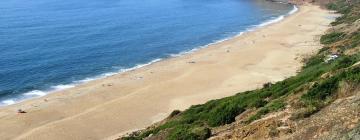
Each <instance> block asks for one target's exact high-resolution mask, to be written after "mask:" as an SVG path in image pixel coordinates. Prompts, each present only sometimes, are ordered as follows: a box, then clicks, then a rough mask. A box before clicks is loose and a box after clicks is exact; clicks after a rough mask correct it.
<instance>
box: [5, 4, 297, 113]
mask: <svg viewBox="0 0 360 140" xmlns="http://www.w3.org/2000/svg"><path fill="white" fill-rule="evenodd" d="M297 11H298V8H297V7H296V6H295V5H294V8H293V9H292V10H291V11H289V12H288V13H287V14H286V15H281V16H278V17H276V18H273V19H270V20H267V21H265V22H263V23H261V24H258V25H255V26H252V27H250V28H248V29H246V30H245V31H243V32H239V33H237V34H236V35H234V36H230V37H227V38H225V39H221V40H215V41H213V42H212V43H209V44H207V45H203V46H199V47H196V48H193V49H191V50H188V51H182V52H180V53H177V54H170V55H169V56H170V57H179V56H182V55H186V54H190V53H194V52H196V51H198V50H200V49H202V48H206V47H208V46H211V45H213V44H217V43H220V42H223V41H226V40H229V39H231V38H234V37H237V36H241V35H243V34H244V33H246V32H250V31H254V30H256V29H258V28H261V27H264V26H267V25H270V24H274V23H277V22H279V21H281V20H283V19H284V18H285V17H286V16H289V15H291V14H294V13H296V12H297ZM161 60H162V58H156V59H153V60H151V61H150V62H148V63H144V64H138V65H135V66H134V67H131V68H125V69H121V68H120V69H119V70H118V71H115V72H108V73H103V74H101V75H98V76H94V77H89V78H85V79H82V80H78V81H74V82H72V83H70V84H66V85H63V84H60V85H56V86H52V87H50V89H48V90H32V91H29V92H26V93H23V94H21V95H17V96H15V97H12V98H8V99H4V100H2V101H0V106H7V105H12V104H15V103H18V102H21V101H24V100H26V99H29V98H37V97H42V96H45V95H47V94H49V93H53V92H56V91H60V90H65V89H69V88H73V87H75V86H77V85H79V84H84V83H87V82H90V81H94V80H97V79H102V78H106V77H110V76H113V75H115V74H119V73H123V72H128V71H132V70H135V69H138V68H142V67H145V66H148V65H151V64H153V63H156V62H159V61H161Z"/></svg>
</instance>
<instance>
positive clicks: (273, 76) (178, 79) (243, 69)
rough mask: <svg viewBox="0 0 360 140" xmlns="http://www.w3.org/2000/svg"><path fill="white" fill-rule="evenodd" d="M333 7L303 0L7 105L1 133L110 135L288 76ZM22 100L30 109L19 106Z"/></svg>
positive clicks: (1, 111)
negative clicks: (243, 29)
mask: <svg viewBox="0 0 360 140" xmlns="http://www.w3.org/2000/svg"><path fill="white" fill-rule="evenodd" d="M329 15H330V13H329V12H327V11H325V10H322V9H320V8H319V7H316V6H312V5H304V6H300V8H299V11H298V12H297V13H295V14H293V15H292V16H289V17H287V18H285V19H284V20H282V21H281V22H278V23H276V24H272V25H270V26H265V27H264V28H260V29H257V30H255V31H251V32H248V33H245V34H243V35H241V36H235V37H233V38H230V39H229V40H225V41H223V42H220V43H216V44H212V45H210V46H209V47H206V48H203V49H200V50H198V51H196V52H195V53H191V54H186V55H183V56H179V57H175V58H169V59H166V60H163V61H161V62H158V63H154V64H151V65H149V66H146V67H142V68H139V69H136V70H133V71H128V72H125V73H121V74H116V75H113V76H110V77H106V78H104V79H98V80H95V81H91V82H88V83H86V84H82V85H79V86H76V87H74V88H71V89H66V90H64V91H59V92H56V93H52V94H48V95H47V96H44V97H40V98H36V99H31V100H27V101H24V102H21V103H18V104H14V105H10V106H6V107H2V108H0V118H1V119H0V123H1V124H3V125H2V126H0V130H1V131H0V136H1V137H3V138H5V139H11V138H16V139H50V138H51V139H59V138H60V137H61V138H62V139H71V138H72V139H74V138H85V137H88V138H93V139H103V138H107V137H108V138H111V137H116V136H118V135H119V134H120V133H124V132H126V131H131V130H134V129H138V128H143V127H145V126H148V125H149V124H152V123H154V122H157V121H159V120H162V119H163V118H165V117H166V116H167V115H168V113H170V112H171V111H172V110H174V109H180V110H183V109H186V108H188V107H189V106H190V105H194V104H200V103H204V102H206V101H208V100H211V99H217V98H222V97H226V96H231V95H234V94H236V93H237V92H240V91H245V90H251V89H255V88H258V87H260V86H261V85H262V84H263V83H265V82H275V81H279V80H282V79H284V78H286V77H289V76H292V75H294V74H296V71H297V70H298V69H299V68H300V67H301V62H299V59H300V58H301V57H303V56H302V55H308V54H310V53H313V52H314V51H316V50H318V49H319V48H320V45H319V42H318V40H317V39H315V40H314V37H315V38H316V36H317V35H319V34H321V33H323V32H324V31H325V30H326V29H327V28H328V26H327V25H328V24H329V23H330V21H331V20H330V19H326V18H325V16H329ZM308 18H311V20H310V21H308ZM294 24H295V25H294ZM299 25H301V26H299ZM284 27H288V28H286V29H287V30H286V31H281V29H285V28H284ZM279 29H280V30H279ZM316 40H317V41H316ZM303 46H305V47H303ZM307 46H308V47H307ZM241 54H242V55H241ZM249 54H251V55H249ZM219 58H221V59H219ZM294 59H298V60H294ZM193 62H194V63H193ZM119 79H120V80H119ZM19 108H21V109H24V110H26V111H28V113H26V114H21V115H20V114H16V110H17V109H19ZM89 128H91V129H89ZM9 130H10V131H9Z"/></svg>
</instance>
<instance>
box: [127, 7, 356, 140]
mask: <svg viewBox="0 0 360 140" xmlns="http://www.w3.org/2000/svg"><path fill="white" fill-rule="evenodd" d="M328 7H329V8H330V9H332V10H337V11H339V12H340V13H342V14H343V16H341V17H339V18H338V19H337V20H336V21H335V22H333V23H332V25H333V26H336V25H339V24H352V23H353V22H355V21H356V20H357V19H359V18H360V14H359V12H360V8H359V7H360V6H359V4H358V2H357V1H351V2H350V3H347V2H345V1H343V0H339V1H336V2H334V3H331V4H329V5H328ZM339 42H340V43H339ZM321 43H323V44H324V45H326V47H325V48H323V49H322V50H321V51H320V52H319V53H318V54H317V55H315V56H313V57H311V58H310V59H308V60H307V61H306V64H305V66H304V67H303V69H302V71H301V72H300V73H298V74H297V75H296V76H293V77H290V78H288V79H285V80H283V81H281V82H277V83H275V84H265V85H264V88H262V89H257V90H252V91H246V92H242V93H238V94H236V95H234V96H230V97H226V98H222V99H218V100H212V101H209V102H207V103H205V104H202V105H194V106H192V107H190V108H189V109H187V110H185V111H183V112H180V111H174V112H173V113H172V114H171V115H170V118H169V119H168V120H167V121H166V122H165V123H163V124H161V125H158V126H156V127H152V128H148V129H146V130H144V131H140V132H138V133H134V134H132V135H131V136H128V137H123V138H122V139H129V140H131V139H143V138H145V137H148V136H149V135H160V134H163V138H166V139H184V140H185V139H186V140H188V139H206V138H208V137H210V136H211V131H210V130H211V128H213V127H217V126H221V125H224V124H228V123H232V122H234V121H235V117H236V116H238V115H239V114H241V113H242V112H244V111H246V110H248V109H254V108H256V109H258V111H257V112H256V113H255V115H253V116H251V117H249V119H248V120H247V122H246V123H251V122H252V121H254V120H256V119H259V118H261V117H262V116H263V115H265V114H267V113H269V112H274V111H278V110H281V109H283V108H284V107H285V105H286V103H285V102H284V101H283V99H284V97H286V96H291V95H292V93H294V92H298V91H300V90H305V92H306V93H305V94H304V95H302V97H301V106H302V107H303V108H306V111H305V112H303V113H302V114H300V115H299V116H298V118H303V117H308V116H310V115H312V114H313V113H315V112H317V111H319V110H320V109H321V108H322V107H324V106H326V105H327V104H329V103H331V102H332V101H333V100H334V99H335V98H336V91H337V89H338V88H339V83H340V82H341V81H346V82H352V83H359V82H360V68H359V67H350V66H352V65H353V64H354V63H356V62H358V61H359V60H360V53H359V52H356V53H353V54H351V55H345V54H342V55H340V57H339V58H338V59H336V60H333V61H330V62H328V63H325V62H324V59H326V56H327V55H329V54H330V53H331V52H330V51H331V49H330V48H331V47H335V48H339V50H340V52H344V51H346V50H347V49H351V48H354V47H358V46H359V44H360V33H359V31H355V32H352V33H350V34H349V33H345V32H338V31H334V32H330V33H328V34H326V35H323V36H322V37H321ZM325 73H331V74H330V76H328V77H327V78H323V77H322V75H324V74H325ZM310 84H311V86H309V85H310Z"/></svg>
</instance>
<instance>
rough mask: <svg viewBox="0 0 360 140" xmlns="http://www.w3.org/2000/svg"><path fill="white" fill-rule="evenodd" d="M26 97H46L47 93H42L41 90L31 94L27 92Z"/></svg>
mask: <svg viewBox="0 0 360 140" xmlns="http://www.w3.org/2000/svg"><path fill="white" fill-rule="evenodd" d="M24 95H25V96H31V97H33V96H44V95H46V92H44V91H40V90H33V91H30V92H26V93H24Z"/></svg>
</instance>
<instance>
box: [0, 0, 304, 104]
mask: <svg viewBox="0 0 360 140" xmlns="http://www.w3.org/2000/svg"><path fill="white" fill-rule="evenodd" d="M296 11H297V7H296V6H294V5H291V4H287V3H277V2H270V1H266V0H1V1H0V106H7V105H11V104H14V103H17V102H20V101H24V100H26V99H29V98H36V97H40V96H44V95H46V94H49V93H52V92H55V91H59V90H64V89H67V88H71V87H74V86H76V85H78V84H83V83H86V82H89V81H92V80H96V79H99V78H104V77H108V76H111V75H114V74H118V73H122V72H126V71H130V70H134V69H136V68H140V67H144V66H146V65H150V64H152V63H156V62H158V61H161V60H163V59H167V58H171V57H178V56H181V55H185V54H187V53H193V52H195V51H196V50H198V49H200V48H204V47H207V46H208V45H209V44H212V43H217V42H221V41H224V40H226V39H229V38H231V37H234V36H238V35H241V34H242V33H245V32H250V31H253V30H256V29H258V28H261V27H263V26H267V25H269V24H273V23H275V22H278V21H280V20H282V19H284V18H285V17H286V16H288V15H290V14H292V13H295V12H296Z"/></svg>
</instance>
